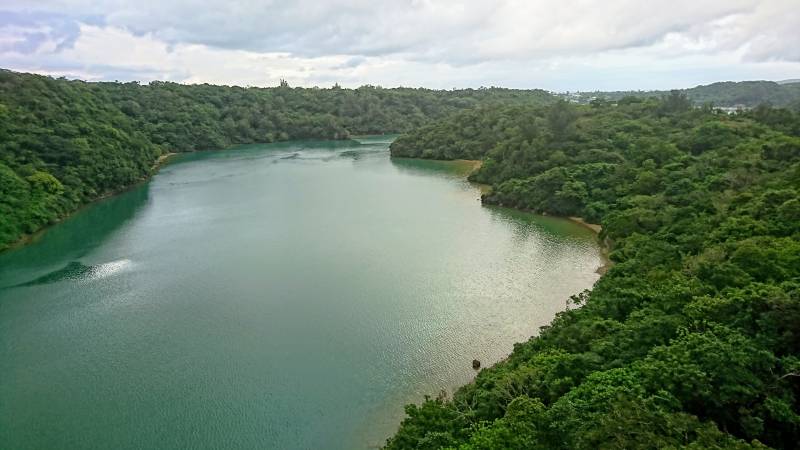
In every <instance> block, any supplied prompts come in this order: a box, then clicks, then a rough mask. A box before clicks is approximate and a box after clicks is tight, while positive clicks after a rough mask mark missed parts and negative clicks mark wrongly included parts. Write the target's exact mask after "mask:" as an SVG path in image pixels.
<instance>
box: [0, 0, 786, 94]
mask: <svg viewBox="0 0 800 450" xmlns="http://www.w3.org/2000/svg"><path fill="white" fill-rule="evenodd" d="M0 67H3V68H9V69H13V70H18V71H26V72H37V73H44V74H50V75H54V76H66V77H69V78H81V79H87V80H120V81H129V80H139V81H145V82H146V81H151V80H156V79H158V80H171V81H179V82H185V83H204V82H208V83H216V84H235V85H242V86H271V85H276V84H277V83H278V80H279V79H280V78H285V79H286V80H288V81H289V83H290V84H291V85H302V86H323V87H324V86H330V85H332V84H334V83H336V82H338V83H339V84H341V85H343V86H347V87H355V86H359V85H362V84H376V85H382V86H425V87H432V88H453V87H478V86H506V87H517V88H536V87H539V88H544V89H549V90H558V91H566V90H593V89H602V90H611V89H664V88H673V87H691V86H694V85H697V84H705V83H709V82H714V81H720V80H748V79H767V80H782V79H787V78H800V0H670V1H660V0H652V1H650V0H647V1H645V0H596V1H589V0H527V1H525V0H493V1H486V0H481V1H450V0H437V1H434V0H404V1H399V0H398V1H392V0H330V1H322V0H317V1H314V0H283V1H272V0H226V1H212V0H138V1H125V0H2V2H0Z"/></svg>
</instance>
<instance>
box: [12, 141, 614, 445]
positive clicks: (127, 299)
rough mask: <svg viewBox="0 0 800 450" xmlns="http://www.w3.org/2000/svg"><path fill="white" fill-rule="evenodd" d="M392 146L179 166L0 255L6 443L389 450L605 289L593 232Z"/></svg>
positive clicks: (222, 156)
mask: <svg viewBox="0 0 800 450" xmlns="http://www.w3.org/2000/svg"><path fill="white" fill-rule="evenodd" d="M389 143H390V139H389V138H365V139H361V140H358V141H346V142H290V143H280V144H269V145H249V146H241V147H237V148H234V149H230V150H225V151H214V152H201V153H193V154H184V155H179V156H177V157H175V158H173V160H171V162H170V163H168V164H167V165H165V166H164V167H163V168H162V169H161V171H160V173H159V174H158V175H156V176H155V177H153V179H152V180H151V181H150V182H148V183H145V184H142V185H139V186H137V187H135V188H133V189H131V190H129V191H126V192H124V193H122V194H120V195H118V196H115V197H113V198H109V199H105V200H103V201H100V202H97V203H95V204H93V205H91V206H89V207H87V208H85V209H83V210H81V211H80V212H79V213H77V214H75V215H74V216H72V217H71V218H69V219H68V220H65V221H64V222H63V223H60V224H58V225H56V226H54V227H52V228H50V229H49V230H47V232H46V233H44V234H43V235H42V236H40V237H39V238H38V239H37V240H36V241H35V242H33V243H31V244H29V245H26V246H24V247H21V248H18V249H15V250H12V251H8V252H5V253H2V254H0V443H3V444H2V447H3V448H13V449H29V448H30V449H33V448H87V449H109V448H118V449H137V448H167V449H170V448H208V449H211V448H280V449H295V448H297V449H301V448H302V449H305V448H332V449H345V448H369V447H376V446H380V445H381V444H382V443H383V442H384V441H385V439H386V437H387V436H389V435H391V434H392V432H393V431H394V430H395V429H396V428H397V426H398V424H399V421H400V420H401V419H402V416H403V405H404V404H405V403H408V402H419V401H420V400H421V399H422V397H423V395H425V394H432V395H433V396H435V395H436V394H438V393H439V392H440V391H441V390H443V389H444V390H448V391H450V392H452V390H453V389H454V388H455V387H457V386H459V385H461V384H464V383H467V382H469V381H470V380H471V379H472V378H473V377H474V376H475V373H476V372H475V371H474V370H473V369H472V360H473V359H478V360H480V361H481V363H482V364H483V366H484V367H485V366H487V365H490V364H492V363H494V362H497V361H499V360H501V359H502V358H504V357H505V356H506V355H508V354H509V353H510V352H511V350H512V346H513V344H514V342H519V341H524V340H526V339H527V338H528V337H529V336H531V335H533V334H535V333H536V332H537V329H538V327H540V326H542V325H545V324H547V323H549V322H550V321H551V320H552V319H553V317H554V315H555V314H556V313H557V312H559V311H561V310H563V309H565V308H566V300H567V299H568V297H569V296H570V295H572V294H576V293H578V292H580V291H582V290H584V289H587V288H590V287H591V286H592V284H593V283H594V282H595V281H596V280H597V278H598V275H597V274H596V273H595V269H596V268H597V267H598V266H600V265H601V264H602V257H601V253H600V250H599V248H598V246H597V243H596V238H595V236H594V234H593V232H592V231H591V230H588V229H586V228H584V227H582V226H580V225H577V224H574V223H572V222H569V221H566V220H562V219H556V218H548V217H541V216H535V215H531V214H526V213H521V212H516V211H512V210H507V209H502V208H495V207H484V206H481V203H480V190H479V188H478V187H476V186H474V185H471V184H470V183H468V182H467V181H466V180H465V173H464V171H465V164H463V163H457V162H449V163H448V162H435V161H421V160H399V159H391V158H390V157H389V152H388V146H389ZM466 166H468V165H466Z"/></svg>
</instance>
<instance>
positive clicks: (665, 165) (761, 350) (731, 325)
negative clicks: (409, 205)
mask: <svg viewBox="0 0 800 450" xmlns="http://www.w3.org/2000/svg"><path fill="white" fill-rule="evenodd" d="M686 100H687V99H686V97H685V96H684V95H682V94H680V93H677V94H674V95H670V96H665V97H664V98H652V99H642V98H630V97H628V98H624V99H621V100H620V101H618V102H613V103H611V102H605V101H595V102H593V103H592V104H591V105H586V106H577V105H573V104H568V103H565V102H561V103H556V104H553V105H550V106H527V105H526V106H491V107H483V108H478V109H476V110H470V111H464V112H462V113H458V114H456V115H454V116H452V117H449V118H446V119H443V120H441V121H439V122H437V123H435V124H432V125H428V126H425V127H421V128H420V129H417V130H414V131H413V132H411V133H408V134H405V135H403V136H401V137H400V138H398V139H397V140H396V141H395V142H394V144H392V154H393V155H394V156H414V157H427V158H445V159H452V158H481V159H483V161H484V163H483V165H482V166H481V168H480V169H479V170H478V171H477V172H476V173H474V174H473V175H472V179H474V180H475V181H479V182H481V183H487V184H490V185H491V186H492V189H491V191H490V192H488V193H486V194H485V195H484V197H483V201H484V203H487V204H500V205H506V206H512V207H516V208H521V209H525V210H531V211H535V212H540V213H546V214H555V215H562V216H581V217H584V218H585V219H587V220H589V221H591V222H594V223H600V224H602V232H601V234H600V237H601V239H603V240H604V241H605V242H606V244H607V245H608V246H609V248H610V255H609V256H610V258H611V260H612V261H613V262H614V265H613V266H612V267H611V268H610V270H609V271H608V273H607V274H606V275H604V276H603V277H602V278H601V279H600V280H599V281H598V282H597V283H596V285H595V286H594V288H593V289H592V290H591V291H586V292H583V293H579V294H577V295H575V296H574V297H573V298H572V299H571V304H572V305H574V306H580V307H572V308H571V309H570V310H568V311H566V312H563V313H561V314H559V315H558V316H557V317H556V319H555V320H554V321H553V323H552V324H551V325H549V326H547V327H544V328H542V330H541V332H540V333H539V335H538V336H536V337H533V338H531V339H530V340H529V341H528V342H525V343H521V344H517V345H516V346H515V348H514V350H513V352H512V353H511V355H510V356H509V357H508V359H507V360H504V361H502V362H500V363H498V364H497V365H495V366H493V367H491V368H486V369H483V370H481V371H480V373H479V374H478V375H477V377H476V379H475V381H474V382H473V383H471V384H469V385H466V386H463V387H461V388H460V389H458V390H457V391H456V392H455V393H454V394H453V396H452V398H443V397H439V398H436V399H431V398H428V399H426V400H425V401H424V402H423V403H421V404H420V405H409V406H407V408H406V413H407V417H406V418H405V420H404V421H403V423H402V425H401V427H400V429H399V430H398V432H397V433H396V434H395V435H394V436H393V437H392V438H390V439H389V441H388V442H387V448H389V449H401V448H403V449H405V448H417V449H433V448H458V449H464V450H466V449H479V448H480V449H500V448H518V449H537V448H541V449H597V448H609V449H611V448H615V449H623V448H624V449H635V448H742V449H744V448H764V447H765V446H768V447H773V448H785V449H789V448H796V446H797V443H798V442H800V402H799V401H798V399H799V398H800V397H799V396H800V200H799V199H800V197H799V196H798V194H799V193H800V114H797V113H792V112H790V111H787V110H779V109H773V108H769V107H760V108H757V109H755V110H753V111H749V112H745V113H738V114H733V115H727V114H723V113H719V112H715V111H714V110H713V109H711V108H694V107H692V106H691V103H690V102H687V101H686Z"/></svg>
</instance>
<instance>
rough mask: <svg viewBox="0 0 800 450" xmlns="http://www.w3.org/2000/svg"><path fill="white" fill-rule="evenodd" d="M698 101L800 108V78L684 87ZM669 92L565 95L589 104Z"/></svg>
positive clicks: (699, 103) (700, 102)
mask: <svg viewBox="0 0 800 450" xmlns="http://www.w3.org/2000/svg"><path fill="white" fill-rule="evenodd" d="M681 91H683V92H685V93H686V95H687V96H688V97H689V99H691V100H692V101H693V102H694V103H695V104H698V105H702V104H706V103H712V104H714V105H715V106H723V107H736V106H743V107H746V108H752V107H755V106H758V105H760V104H764V103H768V104H771V105H773V106H778V107H791V108H795V109H800V80H784V81H781V82H778V83H776V82H774V81H738V82H734V81H723V82H719V83H713V84H708V85H704V86H697V87H693V88H691V89H681ZM668 93H669V91H613V92H602V91H595V92H577V93H573V94H561V96H562V97H566V98H568V99H569V100H571V101H574V102H577V103H588V102H590V101H591V100H593V99H595V98H605V99H607V100H619V99H621V98H623V97H627V96H636V97H661V96H663V95H666V94H668Z"/></svg>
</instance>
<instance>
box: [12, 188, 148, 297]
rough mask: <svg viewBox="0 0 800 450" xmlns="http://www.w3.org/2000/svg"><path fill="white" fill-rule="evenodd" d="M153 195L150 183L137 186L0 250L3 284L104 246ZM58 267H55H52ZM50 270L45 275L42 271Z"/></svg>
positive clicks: (58, 264)
mask: <svg viewBox="0 0 800 450" xmlns="http://www.w3.org/2000/svg"><path fill="white" fill-rule="evenodd" d="M149 195H150V185H149V184H148V183H145V184H142V185H139V186H135V187H133V188H132V189H130V190H128V191H125V192H123V193H121V194H119V195H117V196H114V197H113V198H109V199H104V200H101V201H98V202H96V203H94V204H92V205H90V206H88V207H86V208H84V209H82V210H81V211H78V212H77V213H75V214H74V215H73V216H71V217H69V218H68V219H66V220H65V221H64V222H63V223H60V224H58V225H56V226H53V227H51V228H49V229H46V230H44V231H43V232H42V233H41V234H40V235H39V236H37V237H36V239H34V241H33V242H32V243H30V244H28V245H25V246H24V247H21V248H17V249H13V250H10V251H6V252H3V253H0V286H4V285H6V284H8V283H7V282H5V281H4V280H6V279H7V278H13V279H17V280H18V279H20V278H27V279H31V278H38V277H47V274H49V273H52V272H54V271H56V270H60V269H56V267H62V268H63V264H64V259H65V258H68V259H69V260H73V261H77V260H80V259H81V258H83V257H84V256H85V255H86V254H88V253H89V252H91V251H92V250H93V249H95V248H97V247H98V246H100V245H102V244H103V243H104V242H106V241H107V240H108V238H109V237H110V236H111V235H113V234H114V233H115V232H117V231H118V230H120V228H122V227H123V226H125V224H127V223H129V222H130V221H131V219H133V218H134V217H135V216H136V215H137V213H139V212H140V210H141V208H142V206H144V205H145V203H147V200H148V198H149ZM53 266H56V267H53ZM43 269H45V270H47V272H46V273H45V274H44V275H42V274H41V273H42V270H43Z"/></svg>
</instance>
